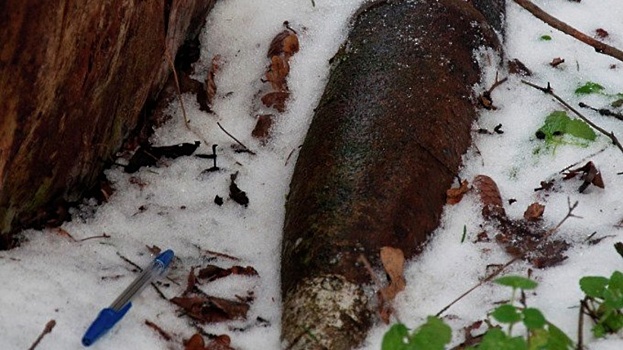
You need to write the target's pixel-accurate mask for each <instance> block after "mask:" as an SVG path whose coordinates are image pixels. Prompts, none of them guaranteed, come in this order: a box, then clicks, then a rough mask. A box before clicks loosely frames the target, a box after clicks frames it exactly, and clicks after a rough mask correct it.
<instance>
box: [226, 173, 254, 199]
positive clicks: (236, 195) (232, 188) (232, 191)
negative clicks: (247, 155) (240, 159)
mask: <svg viewBox="0 0 623 350" xmlns="http://www.w3.org/2000/svg"><path fill="white" fill-rule="evenodd" d="M237 177H238V173H237V172H236V173H234V174H232V175H231V176H230V179H231V182H230V184H229V198H231V199H233V200H234V202H236V203H238V204H240V205H244V206H245V207H246V206H248V205H249V197H247V193H246V192H245V191H243V190H241V189H240V188H239V187H238V185H237V184H236V178H237Z"/></svg>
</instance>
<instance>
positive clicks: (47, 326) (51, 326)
mask: <svg viewBox="0 0 623 350" xmlns="http://www.w3.org/2000/svg"><path fill="white" fill-rule="evenodd" d="M54 326H56V321H55V320H50V321H48V323H46V324H45V328H44V329H43V332H41V334H39V336H38V337H37V339H36V340H35V342H34V343H32V345H31V346H30V347H29V348H28V350H34V349H35V348H36V347H37V345H39V343H40V342H41V340H42V339H43V337H45V335H46V334H48V333H51V332H52V329H54Z"/></svg>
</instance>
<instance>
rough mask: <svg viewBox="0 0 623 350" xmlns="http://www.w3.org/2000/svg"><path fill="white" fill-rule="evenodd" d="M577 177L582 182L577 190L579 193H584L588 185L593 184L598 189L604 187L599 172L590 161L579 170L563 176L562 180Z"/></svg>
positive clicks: (572, 170)
mask: <svg viewBox="0 0 623 350" xmlns="http://www.w3.org/2000/svg"><path fill="white" fill-rule="evenodd" d="M577 175H580V179H581V180H583V181H584V182H583V183H582V185H580V187H579V188H578V191H579V192H580V193H582V192H584V190H586V188H587V187H588V186H589V185H590V184H593V185H595V186H597V187H599V188H605V187H606V186H605V185H604V180H603V178H602V177H601V172H600V171H599V170H598V169H597V167H595V164H593V162H592V161H589V162H588V163H586V164H584V165H583V166H581V167H579V168H576V169H571V170H569V171H568V172H566V173H565V174H564V176H563V180H569V179H573V178H574V177H576V176H577Z"/></svg>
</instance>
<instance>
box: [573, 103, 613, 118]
mask: <svg viewBox="0 0 623 350" xmlns="http://www.w3.org/2000/svg"><path fill="white" fill-rule="evenodd" d="M578 105H579V106H580V108H588V109H592V110H593V111H595V112H597V113H599V115H603V116H604V117H614V118H616V119H618V120H622V121H623V114H621V113H616V112H613V111H611V110H609V109H606V108H595V107H591V106H589V105H587V104H586V103H584V102H580V103H579V104H578Z"/></svg>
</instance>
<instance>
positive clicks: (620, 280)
mask: <svg viewBox="0 0 623 350" xmlns="http://www.w3.org/2000/svg"><path fill="white" fill-rule="evenodd" d="M608 289H616V290H620V291H623V273H621V272H620V271H614V272H613V273H612V276H610V283H608Z"/></svg>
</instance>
